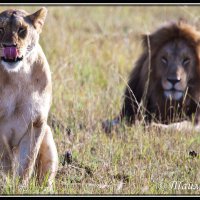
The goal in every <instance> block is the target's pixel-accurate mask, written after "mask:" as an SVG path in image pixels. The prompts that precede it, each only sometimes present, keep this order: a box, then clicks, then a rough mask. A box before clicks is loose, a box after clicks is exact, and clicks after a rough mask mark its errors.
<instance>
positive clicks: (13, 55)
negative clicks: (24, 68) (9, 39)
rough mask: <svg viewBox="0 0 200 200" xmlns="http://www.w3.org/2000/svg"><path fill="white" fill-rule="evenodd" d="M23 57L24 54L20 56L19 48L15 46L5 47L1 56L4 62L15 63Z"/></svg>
mask: <svg viewBox="0 0 200 200" xmlns="http://www.w3.org/2000/svg"><path fill="white" fill-rule="evenodd" d="M22 59H23V56H21V57H20V56H19V50H18V49H17V48H16V47H15V46H11V47H4V48H3V56H2V57H1V60H3V61H4V62H9V63H15V62H18V61H21V60H22Z"/></svg>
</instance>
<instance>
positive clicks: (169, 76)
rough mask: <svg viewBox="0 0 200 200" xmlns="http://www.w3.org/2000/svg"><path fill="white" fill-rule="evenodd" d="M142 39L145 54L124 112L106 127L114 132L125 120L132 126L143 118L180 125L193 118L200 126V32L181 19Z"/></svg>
mask: <svg viewBox="0 0 200 200" xmlns="http://www.w3.org/2000/svg"><path fill="white" fill-rule="evenodd" d="M142 39H143V52H142V54H141V56H140V57H139V59H138V60H137V62H136V64H135V66H134V68H133V70H132V72H131V74H130V78H129V81H128V84H127V86H126V89H125V95H124V101H123V106H122V109H121V112H120V114H119V116H118V117H117V118H116V119H114V120H113V121H111V122H110V121H105V122H104V123H103V128H104V129H105V131H106V132H110V131H111V128H112V127H113V126H115V125H116V124H119V122H120V121H121V120H122V119H125V120H126V122H128V123H129V124H131V123H134V122H135V121H136V120H138V119H139V120H140V119H141V118H144V119H145V122H147V123H149V122H152V121H154V122H160V123H162V124H170V123H173V122H174V125H175V124H176V125H180V123H178V122H180V121H183V120H186V122H187V120H190V121H191V120H192V119H193V116H194V123H195V125H198V124H199V121H200V109H199V106H198V105H199V102H200V32H198V31H197V30H196V28H195V27H193V26H192V25H189V24H187V23H186V22H183V21H182V20H180V21H178V22H171V23H168V24H166V25H164V26H162V27H161V28H159V29H157V30H156V31H155V32H153V33H152V34H148V35H143V37H142ZM175 122H176V123H175ZM184 123H185V122H184ZM190 124H191V123H190ZM164 127H166V126H165V125H164ZM179 127H180V126H179Z"/></svg>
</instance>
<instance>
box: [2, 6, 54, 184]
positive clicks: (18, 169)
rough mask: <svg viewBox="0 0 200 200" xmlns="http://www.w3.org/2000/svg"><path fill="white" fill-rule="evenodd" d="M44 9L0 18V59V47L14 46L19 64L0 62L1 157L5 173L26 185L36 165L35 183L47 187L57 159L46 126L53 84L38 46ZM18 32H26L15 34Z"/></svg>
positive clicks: (3, 15) (10, 11) (44, 58)
mask: <svg viewBox="0 0 200 200" xmlns="http://www.w3.org/2000/svg"><path fill="white" fill-rule="evenodd" d="M46 14H47V10H46V8H41V9H40V10H38V11H37V12H35V13H34V14H29V13H27V12H25V11H23V10H15V9H10V10H6V11H4V12H2V13H0V28H1V29H3V31H1V32H0V55H1V57H2V56H3V52H2V51H3V45H5V44H6V45H13V44H14V45H16V46H17V48H18V49H19V52H20V53H19V55H20V56H23V60H22V61H20V62H17V63H16V64H15V63H13V64H12V63H9V62H4V61H3V60H2V59H1V61H0V152H1V162H0V163H1V167H2V169H3V170H4V171H5V172H13V173H14V174H15V175H19V176H20V177H21V178H22V179H23V182H24V183H28V181H29V179H30V177H31V175H32V173H33V170H34V167H35V164H36V160H37V162H38V163H39V166H38V169H40V170H39V179H40V181H42V180H43V178H44V176H46V175H47V174H48V175H49V180H48V184H49V185H51V184H52V182H53V180H54V177H55V175H56V171H57V167H58V155H57V149H56V145H55V142H54V139H53V135H52V132H51V130H50V127H49V126H48V124H47V118H48V113H49V109H50V105H51V96H52V83H51V72H50V68H49V64H48V62H47V59H46V57H45V54H44V53H43V50H42V48H41V46H40V45H39V34H40V33H41V31H42V26H43V24H44V21H45V18H46ZM20 27H22V28H24V29H25V31H24V32H23V31H22V33H21V35H20V34H19V29H20Z"/></svg>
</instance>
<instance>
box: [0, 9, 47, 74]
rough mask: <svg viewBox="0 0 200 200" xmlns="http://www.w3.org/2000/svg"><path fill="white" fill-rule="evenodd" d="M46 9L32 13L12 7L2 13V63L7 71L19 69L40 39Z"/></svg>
mask: <svg viewBox="0 0 200 200" xmlns="http://www.w3.org/2000/svg"><path fill="white" fill-rule="evenodd" d="M46 13H47V11H46V9H45V8H42V9H40V10H38V11H37V12H36V13H34V14H32V15H30V14H28V13H27V12H25V11H23V10H15V9H10V10H6V11H4V12H2V13H0V64H1V66H3V67H4V68H5V69H6V70H7V71H9V72H10V71H18V70H19V68H20V66H21V64H22V62H23V60H24V59H26V57H27V56H29V55H30V53H31V52H32V50H33V49H34V47H35V45H36V44H37V42H38V39H39V33H40V32H41V28H42V25H43V23H44V19H45V17H46Z"/></svg>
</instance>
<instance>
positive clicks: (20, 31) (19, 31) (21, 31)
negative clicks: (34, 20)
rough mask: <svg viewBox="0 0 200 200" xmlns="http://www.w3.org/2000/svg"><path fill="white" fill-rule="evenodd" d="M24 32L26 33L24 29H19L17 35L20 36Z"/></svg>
mask: <svg viewBox="0 0 200 200" xmlns="http://www.w3.org/2000/svg"><path fill="white" fill-rule="evenodd" d="M24 31H26V29H25V28H22V27H21V28H19V30H18V33H19V34H21V33H23V32H24Z"/></svg>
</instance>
